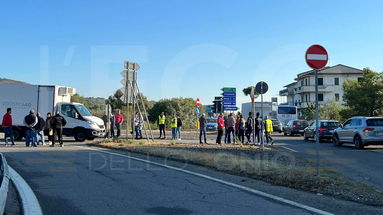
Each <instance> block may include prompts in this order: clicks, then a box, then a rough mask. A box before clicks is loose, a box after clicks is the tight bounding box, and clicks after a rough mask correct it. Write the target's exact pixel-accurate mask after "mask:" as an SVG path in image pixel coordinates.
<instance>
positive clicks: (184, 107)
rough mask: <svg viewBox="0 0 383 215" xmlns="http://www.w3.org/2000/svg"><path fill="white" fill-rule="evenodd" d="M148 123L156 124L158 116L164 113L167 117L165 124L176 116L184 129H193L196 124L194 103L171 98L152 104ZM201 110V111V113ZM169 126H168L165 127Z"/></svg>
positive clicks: (190, 100) (190, 99)
mask: <svg viewBox="0 0 383 215" xmlns="http://www.w3.org/2000/svg"><path fill="white" fill-rule="evenodd" d="M148 112H149V121H151V122H152V123H155V122H157V120H158V116H159V115H160V114H161V112H164V113H165V115H166V116H167V119H168V120H166V123H167V124H168V123H169V122H170V120H169V119H170V118H171V117H172V116H173V115H174V114H176V115H177V116H179V117H180V118H181V119H182V123H183V127H184V128H194V127H195V125H196V122H197V116H196V113H195V101H194V99H192V98H172V99H161V100H160V101H158V102H156V103H154V104H153V107H152V108H150V110H149V111H148ZM202 112H203V110H202V109H201V113H202ZM167 126H169V125H167Z"/></svg>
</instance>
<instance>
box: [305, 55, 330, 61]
mask: <svg viewBox="0 0 383 215" xmlns="http://www.w3.org/2000/svg"><path fill="white" fill-rule="evenodd" d="M307 60H327V55H324V54H307Z"/></svg>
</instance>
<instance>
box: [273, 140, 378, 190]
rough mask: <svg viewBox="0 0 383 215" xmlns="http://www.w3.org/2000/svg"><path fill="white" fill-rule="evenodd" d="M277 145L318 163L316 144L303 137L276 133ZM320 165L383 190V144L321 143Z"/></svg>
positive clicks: (319, 148)
mask: <svg viewBox="0 0 383 215" xmlns="http://www.w3.org/2000/svg"><path fill="white" fill-rule="evenodd" d="M274 137H275V138H274V139H275V144H274V145H275V146H279V147H283V148H285V149H287V150H290V151H294V152H295V153H297V154H300V155H303V156H305V157H306V158H308V159H310V160H311V161H312V162H316V144H315V142H314V141H310V140H309V141H305V140H303V137H301V136H292V137H290V136H283V135H279V134H278V135H275V136H274ZM318 151H319V155H320V159H319V161H320V166H321V167H325V168H331V169H332V170H335V171H338V172H340V173H342V174H344V175H345V176H347V177H350V178H352V179H354V180H357V181H360V182H362V183H365V184H368V185H370V186H372V187H374V188H375V189H376V190H378V191H380V192H383V177H382V176H383V168H382V163H383V146H367V147H365V149H364V150H357V149H355V147H354V146H353V145H352V144H344V145H343V146H341V147H335V146H333V145H332V143H331V142H321V143H320V144H319V146H318Z"/></svg>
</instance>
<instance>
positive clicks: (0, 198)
mask: <svg viewBox="0 0 383 215" xmlns="http://www.w3.org/2000/svg"><path fill="white" fill-rule="evenodd" d="M0 159H1V171H2V172H3V179H2V180H1V187H0V213H1V214H3V213H4V209H5V204H6V202H7V196H8V188H9V169H8V164H7V161H6V160H5V157H4V155H3V154H2V153H0Z"/></svg>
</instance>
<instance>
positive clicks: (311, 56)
mask: <svg viewBox="0 0 383 215" xmlns="http://www.w3.org/2000/svg"><path fill="white" fill-rule="evenodd" d="M305 58H306V63H307V65H309V67H311V68H312V69H322V68H323V67H325V66H326V64H327V62H328V54H327V51H326V49H325V48H323V46H321V45H312V46H310V47H309V48H308V49H307V51H306V56H305Z"/></svg>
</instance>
